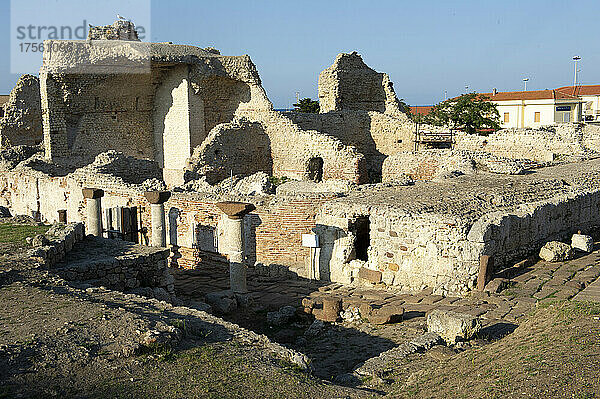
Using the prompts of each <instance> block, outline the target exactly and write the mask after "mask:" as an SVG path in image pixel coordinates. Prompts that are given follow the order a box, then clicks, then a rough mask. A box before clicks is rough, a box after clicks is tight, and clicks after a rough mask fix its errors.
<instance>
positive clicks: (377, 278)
mask: <svg viewBox="0 0 600 399" xmlns="http://www.w3.org/2000/svg"><path fill="white" fill-rule="evenodd" d="M358 278H359V279H361V280H365V281H368V282H369V283H373V284H377V283H380V282H381V278H382V275H381V272H380V271H379V270H371V269H367V268H366V267H361V268H360V269H359V270H358Z"/></svg>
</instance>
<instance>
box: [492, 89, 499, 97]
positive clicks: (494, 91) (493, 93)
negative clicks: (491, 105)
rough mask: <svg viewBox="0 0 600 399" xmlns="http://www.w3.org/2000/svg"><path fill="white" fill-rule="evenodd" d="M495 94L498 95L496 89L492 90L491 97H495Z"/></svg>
mask: <svg viewBox="0 0 600 399" xmlns="http://www.w3.org/2000/svg"><path fill="white" fill-rule="evenodd" d="M496 94H498V89H496V88H495V87H494V88H493V89H492V96H495V95H496Z"/></svg>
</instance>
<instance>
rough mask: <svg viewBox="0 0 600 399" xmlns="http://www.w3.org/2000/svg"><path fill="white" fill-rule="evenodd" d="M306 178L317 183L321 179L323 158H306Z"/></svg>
mask: <svg viewBox="0 0 600 399" xmlns="http://www.w3.org/2000/svg"><path fill="white" fill-rule="evenodd" d="M308 178H309V179H310V180H312V181H314V182H317V183H318V182H320V181H322V180H323V158H321V157H315V158H311V159H309V160H308Z"/></svg>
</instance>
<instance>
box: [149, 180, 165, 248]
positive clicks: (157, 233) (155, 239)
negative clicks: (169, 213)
mask: <svg viewBox="0 0 600 399" xmlns="http://www.w3.org/2000/svg"><path fill="white" fill-rule="evenodd" d="M144 196H145V197H146V199H147V200H148V202H150V213H151V215H152V240H151V245H152V246H153V247H166V246H167V230H166V228H165V202H167V200H168V199H169V198H170V197H171V192H169V191H146V192H145V193H144Z"/></svg>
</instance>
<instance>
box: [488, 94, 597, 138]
mask: <svg viewBox="0 0 600 399" xmlns="http://www.w3.org/2000/svg"><path fill="white" fill-rule="evenodd" d="M598 87H599V88H600V86H598ZM568 91H569V90H560V89H556V90H530V91H511V92H498V91H497V90H496V89H494V91H492V92H491V93H481V94H482V95H484V96H487V97H488V98H489V99H490V101H492V102H493V103H494V104H496V105H497V106H498V112H499V113H500V125H501V127H502V128H503V129H506V128H527V127H529V128H537V127H541V126H545V125H553V124H555V123H564V122H579V121H581V120H582V119H583V118H582V104H584V103H585V101H584V100H583V99H582V98H580V97H578V96H577V95H574V94H570V93H569V92H568Z"/></svg>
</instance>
